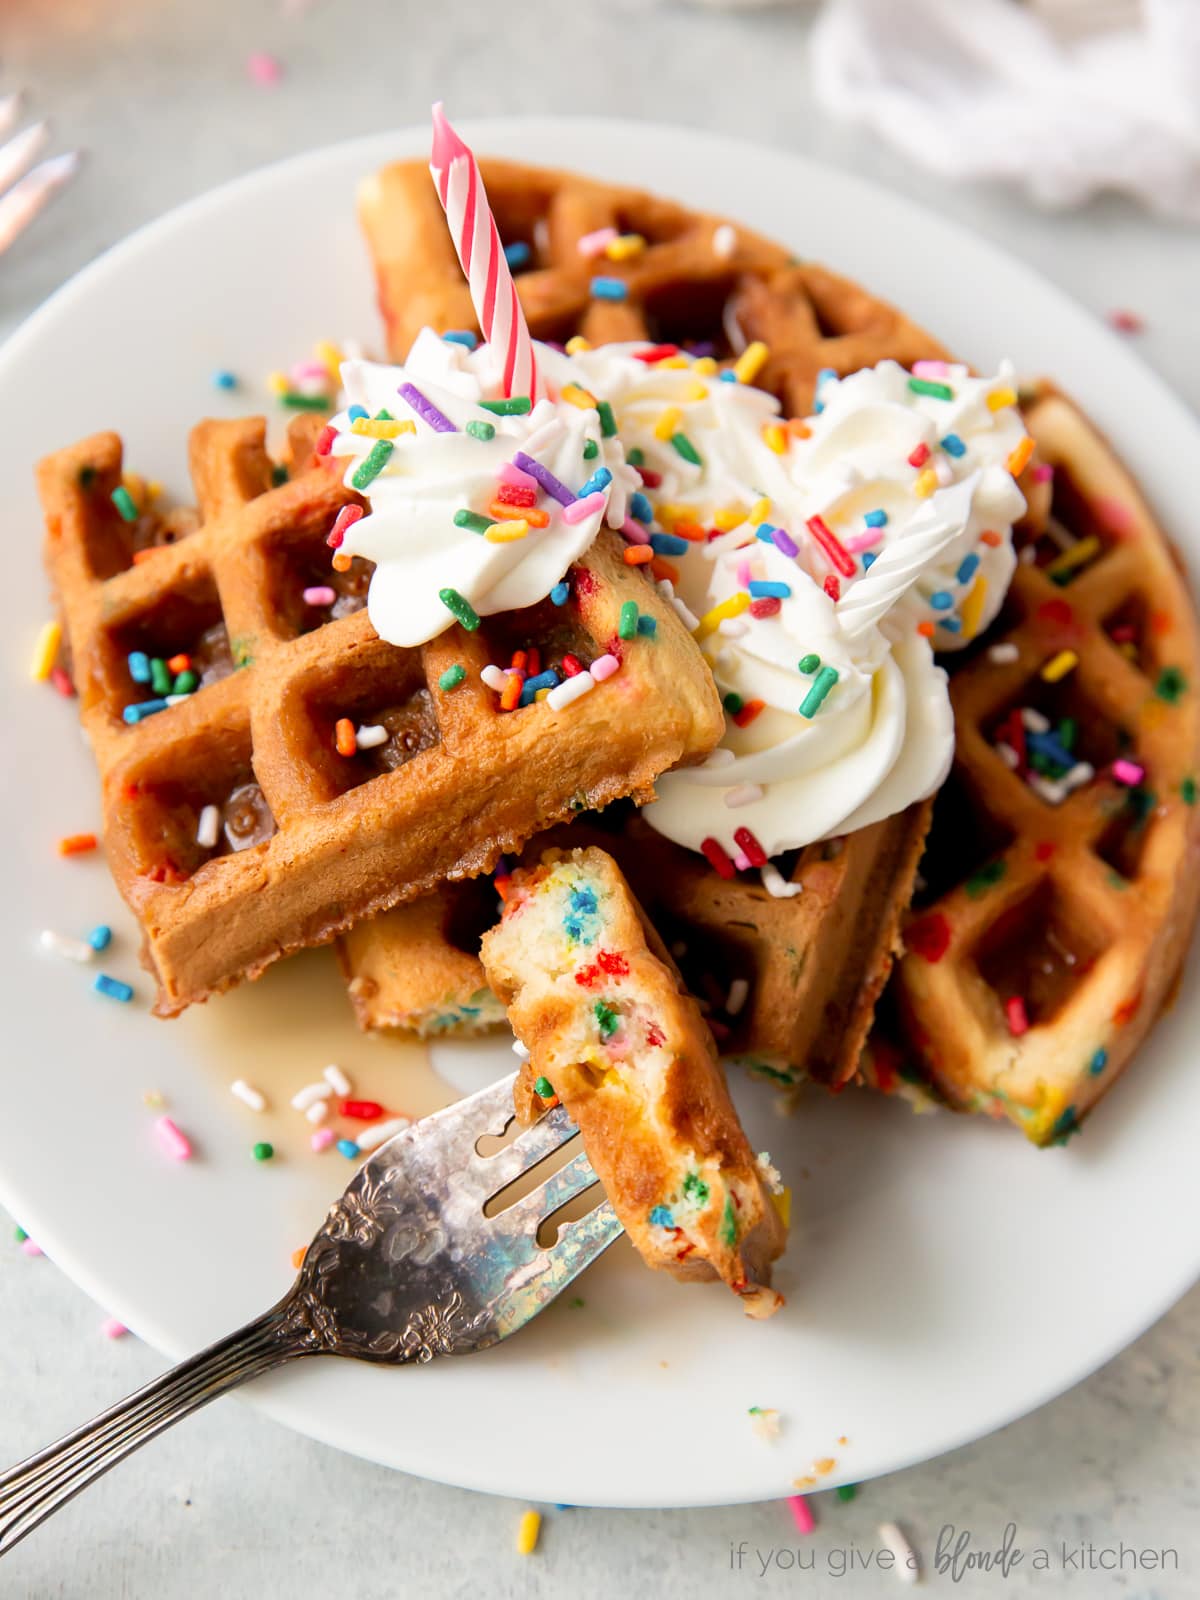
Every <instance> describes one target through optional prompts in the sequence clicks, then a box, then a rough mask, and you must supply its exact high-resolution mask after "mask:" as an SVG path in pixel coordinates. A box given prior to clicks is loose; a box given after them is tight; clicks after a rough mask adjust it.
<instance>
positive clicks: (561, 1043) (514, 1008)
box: [483, 847, 786, 1317]
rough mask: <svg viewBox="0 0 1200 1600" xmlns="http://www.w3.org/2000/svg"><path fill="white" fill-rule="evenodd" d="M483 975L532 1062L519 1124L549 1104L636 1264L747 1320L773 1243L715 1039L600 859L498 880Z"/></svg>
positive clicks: (765, 1296)
mask: <svg viewBox="0 0 1200 1600" xmlns="http://www.w3.org/2000/svg"><path fill="white" fill-rule="evenodd" d="M483 961H484V966H485V970H486V971H487V973H488V976H489V978H490V980H491V982H492V984H493V986H494V988H495V990H496V992H497V993H498V994H499V995H500V996H501V997H502V999H503V1000H504V1002H505V1004H506V1006H507V1007H508V1015H509V1019H510V1021H511V1022H512V1025H513V1029H514V1032H515V1033H516V1034H517V1037H518V1038H519V1039H520V1040H521V1041H523V1043H524V1045H525V1046H526V1048H527V1049H528V1052H529V1055H528V1059H527V1060H526V1062H525V1065H524V1067H523V1068H522V1070H521V1073H520V1075H519V1077H518V1080H517V1087H516V1092H515V1102H516V1107H517V1114H518V1116H519V1117H521V1119H522V1120H523V1121H528V1122H532V1121H534V1120H535V1119H536V1118H537V1117H538V1116H540V1115H541V1113H542V1112H543V1111H544V1110H545V1109H546V1106H547V1105H554V1104H557V1103H558V1102H559V1101H561V1103H562V1104H563V1105H565V1106H566V1108H567V1110H568V1111H569V1112H570V1114H571V1116H572V1118H573V1120H574V1121H575V1122H576V1123H577V1124H578V1126H579V1129H580V1133H581V1135H582V1138H583V1144H584V1149H585V1150H586V1152H587V1155H588V1158H589V1160H590V1161H591V1164H592V1167H593V1169H594V1171H595V1173H596V1176H597V1177H598V1178H599V1179H600V1181H601V1182H602V1183H603V1185H604V1188H605V1192H606V1193H607V1195H608V1198H609V1200H610V1201H611V1202H612V1206H613V1209H614V1210H615V1211H616V1213H617V1216H618V1217H619V1218H620V1220H621V1222H622V1224H623V1225H624V1227H625V1230H626V1232H627V1233H628V1234H629V1237H630V1239H631V1240H632V1242H633V1244H634V1245H635V1246H636V1248H637V1249H638V1251H639V1252H640V1253H641V1255H642V1257H643V1259H644V1260H645V1261H646V1263H647V1265H649V1266H651V1267H655V1268H658V1269H660V1270H665V1271H667V1272H670V1273H672V1274H674V1276H676V1277H678V1278H684V1279H687V1278H699V1279H704V1278H711V1277H714V1276H715V1277H720V1278H723V1279H724V1280H725V1282H726V1283H728V1284H729V1286H730V1288H732V1289H733V1290H734V1291H735V1292H736V1293H737V1294H739V1295H740V1296H741V1297H742V1301H743V1305H744V1307H745V1310H746V1312H747V1314H748V1315H750V1316H755V1317H763V1316H769V1315H770V1314H771V1313H772V1312H773V1311H775V1310H777V1309H778V1307H779V1306H780V1305H781V1304H782V1297H781V1296H780V1295H779V1294H777V1293H775V1292H774V1291H773V1290H771V1289H770V1288H768V1287H767V1285H768V1284H769V1282H770V1264H771V1262H772V1261H773V1260H774V1259H775V1257H777V1256H778V1255H779V1254H780V1252H781V1251H782V1249H783V1245H784V1240H785V1237H786V1229H785V1226H784V1223H783V1220H782V1216H781V1214H780V1212H779V1210H778V1209H777V1208H776V1206H775V1204H774V1202H773V1200H772V1197H771V1194H770V1192H769V1189H768V1181H767V1180H768V1175H769V1177H770V1179H771V1180H772V1181H773V1182H774V1183H776V1184H778V1175H777V1174H775V1173H774V1172H773V1170H771V1169H770V1167H769V1162H767V1161H766V1160H765V1158H764V1160H763V1161H762V1162H760V1161H758V1160H756V1159H755V1156H754V1153H753V1151H752V1150H751V1147H750V1144H749V1141H748V1140H747V1138H746V1135H745V1133H744V1132H743V1131H742V1128H741V1125H740V1123H739V1122H738V1119H737V1114H736V1112H735V1111H734V1108H733V1104H732V1102H731V1101H730V1098H729V1091H728V1088H727V1087H726V1084H725V1079H724V1075H723V1073H722V1071H721V1066H720V1063H719V1062H718V1060H717V1053H716V1048H715V1046H714V1043H713V1039H712V1035H711V1033H710V1032H709V1031H708V1029H707V1028H706V1027H705V1025H704V1022H703V1020H702V1018H701V1016H700V1012H699V1009H698V1007H697V1005H696V1002H695V1000H694V999H693V998H692V997H691V996H690V995H688V994H687V993H686V992H685V991H684V989H683V986H682V983H681V981H680V978H679V974H678V972H677V971H676V970H675V968H674V966H673V965H672V962H671V958H670V956H669V955H668V954H667V952H666V950H665V948H664V947H663V944H662V941H661V939H660V938H659V936H658V934H657V933H656V932H655V930H654V928H653V926H652V925H651V924H650V922H649V921H648V920H647V919H646V917H645V915H644V913H643V912H642V910H641V908H640V907H639V905H638V903H637V901H636V900H635V899H634V897H633V895H632V894H631V892H630V889H629V885H628V884H627V883H626V881H625V879H624V878H623V876H622V874H621V872H620V869H619V868H618V867H617V864H616V862H615V861H614V860H613V858H612V857H611V856H610V855H608V854H606V853H605V852H604V851H603V850H600V849H597V848H595V847H591V848H588V849H583V850H578V849H576V850H547V851H545V852H544V853H543V854H542V857H541V860H540V861H539V862H538V863H537V864H535V865H533V866H530V867H527V868H519V869H518V870H517V871H516V872H514V873H513V874H512V876H511V878H510V879H509V881H508V884H507V887H506V891H505V905H504V916H503V918H502V920H501V921H500V923H499V924H498V925H497V926H496V927H494V928H492V929H491V930H490V931H489V932H488V933H487V934H485V935H484V939H483Z"/></svg>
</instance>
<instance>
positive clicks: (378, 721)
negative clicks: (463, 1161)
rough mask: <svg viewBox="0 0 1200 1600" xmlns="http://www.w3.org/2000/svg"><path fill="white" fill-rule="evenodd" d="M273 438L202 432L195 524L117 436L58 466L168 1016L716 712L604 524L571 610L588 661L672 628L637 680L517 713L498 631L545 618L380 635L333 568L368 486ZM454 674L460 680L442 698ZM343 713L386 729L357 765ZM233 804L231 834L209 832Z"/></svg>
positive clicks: (88, 722)
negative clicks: (147, 495) (493, 679)
mask: <svg viewBox="0 0 1200 1600" xmlns="http://www.w3.org/2000/svg"><path fill="white" fill-rule="evenodd" d="M264 438H265V425H264V423H263V421H262V419H261V418H251V419H247V420H243V421H235V422H214V421H209V422H202V423H200V424H199V425H198V426H197V427H196V428H195V429H194V430H193V433H192V436H191V449H190V457H191V472H192V477H193V481H194V485H195V492H196V502H197V510H196V513H195V515H181V516H178V517H174V518H160V517H156V516H154V515H153V514H152V513H147V514H138V508H137V507H136V506H135V505H133V504H132V503H131V501H130V500H129V499H128V498H127V497H126V496H125V495H124V494H123V492H122V484H121V470H122V446H121V441H120V439H119V438H118V437H117V436H116V435H115V434H112V433H106V434H97V435H95V436H94V437H92V438H90V439H86V440H83V441H81V442H80V443H79V444H76V445H74V446H72V447H69V448H68V449H65V450H61V451H58V452H56V453H55V454H54V455H52V456H50V457H48V458H46V459H45V460H44V461H43V462H41V463H40V464H39V467H38V483H39V489H40V492H41V497H42V501H43V506H44V509H45V513H46V523H47V559H48V564H49V568H50V573H51V579H52V583H53V586H54V589H55V592H56V596H57V600H58V605H59V608H60V611H61V615H62V619H63V623H64V632H65V637H66V641H67V647H68V650H69V654H70V659H71V662H72V668H73V673H74V677H75V680H76V687H77V689H78V691H79V704H80V714H81V717H82V719H83V722H84V726H85V728H86V731H87V733H88V736H89V738H90V741H91V744H92V748H93V751H94V754H95V756H96V760H97V763H98V766H99V768H100V772H101V778H102V801H103V813H104V833H105V845H106V850H107V854H108V859H109V864H110V866H111V869H112V871H113V875H114V877H115V879H116V881H117V884H118V887H119V888H120V889H121V891H122V893H123V895H124V896H125V899H126V900H127V902H128V903H129V905H130V907H131V909H132V910H133V911H134V913H135V915H136V916H137V918H138V920H139V922H140V924H141V927H142V931H143V936H144V945H143V958H144V960H145V962H146V964H147V966H148V967H149V969H150V970H151V972H152V973H153V974H154V976H155V978H156V980H157V984H158V999H157V1004H156V1009H157V1011H158V1012H159V1013H160V1014H162V1015H171V1014H174V1013H176V1012H178V1011H180V1010H182V1009H183V1008H184V1007H185V1006H187V1005H188V1004H190V1003H192V1002H194V1001H198V1000H203V999H205V998H207V997H208V996H209V995H211V994H213V993H216V992H219V991H220V990H223V989H226V988H228V987H230V986H231V985H232V984H234V983H236V982H238V981H240V980H241V979H243V978H245V977H253V976H256V975H258V974H259V973H260V972H261V971H262V970H263V969H264V968H265V967H266V966H267V965H268V964H270V963H271V962H272V961H274V960H276V959H278V958H279V957H281V956H283V955H286V954H288V953H289V952H290V951H293V950H296V949H299V948H301V947H304V946H308V945H312V944H317V943H321V942H324V941H326V940H329V939H331V938H333V937H334V936H335V935H336V934H337V933H338V932H340V931H342V930H344V929H346V928H347V927H349V926H350V925H351V924H353V923H354V922H356V921H358V920H360V919H361V918H363V917H365V916H368V915H370V914H371V913H372V912H374V911H378V910H384V909H386V908H387V907H388V906H390V905H394V904H396V903H398V902H399V901H401V900H403V899H406V898H409V897H413V896H416V895H419V894H421V893H427V892H429V891H430V890H432V889H433V888H434V886H435V885H436V884H437V883H438V882H439V881H441V880H442V879H444V878H447V877H457V876H469V875H472V874H475V873H479V872H483V871H486V870H489V869H490V868H491V867H492V866H493V865H494V863H495V861H496V859H497V858H498V857H499V855H500V854H501V852H502V851H505V850H513V849H516V848H519V846H520V845H521V844H523V843H524V841H525V840H526V839H527V838H528V837H529V836H530V835H531V834H532V833H534V832H536V831H537V830H538V829H539V828H542V827H545V826H547V825H548V824H550V823H552V822H554V821H558V820H560V819H562V818H564V817H566V816H569V815H570V814H571V813H572V811H573V810H576V809H579V808H580V807H582V806H584V805H593V804H604V803H606V802H607V801H608V800H611V799H614V798H617V797H618V796H621V795H625V794H631V793H632V794H637V795H641V796H648V795H649V793H650V792H651V786H652V784H653V780H654V778H655V776H656V775H657V774H658V773H659V772H660V771H662V770H663V769H665V768H666V767H668V766H671V765H673V764H675V763H677V762H678V761H680V760H688V759H698V758H699V757H701V756H703V755H704V754H705V753H706V752H707V751H708V750H709V749H710V748H711V747H712V745H713V743H714V742H715V740H716V739H717V737H718V736H719V732H720V727H721V713H720V705H719V701H718V699H717V695H716V691H715V688H714V687H713V684H712V680H711V678H710V676H709V674H708V671H707V669H706V668H705V667H704V665H703V662H702V659H701V657H700V654H699V651H698V649H697V647H696V645H695V644H694V642H693V641H692V640H691V638H690V637H689V636H688V634H687V632H686V630H684V628H683V627H682V624H681V623H680V621H679V619H678V617H677V616H676V615H675V612H674V611H673V610H672V609H671V607H670V606H669V605H668V604H667V603H666V602H665V601H664V600H663V599H662V598H661V597H660V596H659V595H658V594H657V593H656V592H655V591H654V589H653V588H652V586H650V585H649V584H648V583H647V582H646V581H645V579H644V578H643V577H642V576H641V575H640V574H638V573H635V572H634V571H633V570H632V569H631V568H630V567H628V566H627V565H626V564H625V563H624V562H623V561H622V559H621V554H620V548H619V545H618V542H617V541H616V538H615V536H614V535H611V534H609V533H607V532H605V533H603V534H602V535H601V537H600V538H599V539H598V540H597V541H596V543H595V545H594V546H593V547H592V549H591V550H590V551H589V552H588V554H587V556H586V557H585V558H584V559H583V560H582V561H580V562H579V563H578V564H577V565H576V566H575V567H573V568H572V569H571V573H570V574H569V579H570V586H571V598H570V600H569V602H568V605H567V606H566V607H564V608H561V610H562V611H569V613H570V626H571V629H572V630H573V631H572V639H573V642H574V643H575V645H576V649H577V652H578V653H580V654H581V657H582V658H583V659H584V660H585V661H587V660H592V659H594V658H596V657H598V656H599V655H601V654H603V653H605V652H612V651H613V646H614V641H616V640H617V632H618V619H619V615H620V609H621V605H622V603H623V602H624V601H626V600H628V599H635V600H636V603H637V605H638V609H639V612H644V613H646V614H647V615H649V616H651V617H653V618H654V619H655V620H656V623H657V631H656V635H655V636H654V638H653V639H649V638H644V637H642V636H639V637H637V638H635V639H632V640H628V641H624V640H622V641H619V642H617V643H616V651H615V653H618V654H619V655H620V657H621V667H620V670H619V671H618V672H616V673H615V675H614V676H612V677H611V678H609V679H608V681H607V682H606V683H605V684H602V685H600V686H599V687H598V689H597V691H596V692H595V693H594V694H592V695H590V696H588V697H587V698H586V699H585V700H584V701H582V702H579V703H577V704H575V705H573V706H571V707H570V708H569V710H567V711H564V712H563V713H561V714H559V713H556V712H555V711H554V710H553V709H552V708H551V707H549V706H548V705H546V704H545V703H537V704H531V705H529V706H528V707H526V708H524V709H521V710H519V711H516V712H514V713H508V714H504V715H500V714H499V712H498V711H497V709H496V706H495V703H494V699H493V696H492V695H491V693H490V691H489V690H488V689H487V688H486V687H485V685H484V684H483V683H482V681H481V679H480V671H481V670H482V668H483V667H484V666H486V665H487V664H488V662H489V660H490V658H491V653H492V650H493V642H492V641H493V633H495V634H496V636H497V637H499V638H501V639H505V638H507V636H508V634H507V630H508V629H509V628H510V627H511V626H514V625H515V626H518V627H519V628H521V629H524V630H526V631H527V630H528V628H529V627H530V626H531V625H533V626H536V625H538V619H537V618H532V619H531V618H527V617H524V616H523V614H514V615H520V616H522V620H521V621H520V622H519V623H517V624H513V623H512V621H511V619H510V618H507V617H496V618H485V619H483V621H482V623H481V625H480V627H479V628H478V629H477V630H474V631H467V630H466V629H463V628H462V627H460V626H459V625H458V624H457V623H456V624H454V625H452V626H451V627H450V628H449V629H447V631H445V632H444V633H442V634H440V635H439V636H438V637H436V638H435V639H433V640H432V641H430V642H429V643H428V644H426V645H424V646H422V647H420V648H418V649H399V648H396V647H394V646H392V645H389V644H387V643H385V642H384V641H382V640H380V639H379V637H378V636H377V635H376V633H375V631H374V629H373V628H372V626H371V623H370V619H369V617H368V615H367V612H366V611H365V609H362V606H361V600H362V589H363V579H364V576H365V573H364V572H363V570H362V565H361V564H360V565H359V566H358V567H357V568H355V569H351V571H350V572H349V573H346V574H339V573H337V572H333V571H331V569H330V565H329V554H330V552H329V549H328V546H327V544H326V537H327V534H328V532H329V529H330V526H331V524H332V522H333V520H334V518H335V516H336V515H337V513H338V511H339V509H340V508H341V507H343V506H344V505H346V504H348V503H350V502H351V501H356V500H357V499H358V497H357V496H356V495H355V494H354V493H353V491H351V490H348V489H346V488H345V487H343V484H342V482H341V480H340V478H339V475H338V473H337V471H336V470H334V469H333V468H331V465H330V463H329V461H328V459H323V460H318V459H316V458H314V457H313V456H311V455H310V454H306V453H305V450H304V444H305V435H304V430H302V429H301V430H297V431H296V434H295V436H294V443H295V450H296V452H298V458H297V460H296V461H295V462H294V463H293V466H294V468H295V470H294V472H293V473H292V475H291V476H290V478H289V481H287V482H284V483H280V484H274V483H273V478H274V476H275V474H274V468H273V463H272V461H271V459H270V457H269V456H268V454H267V451H266V448H265V443H264ZM114 494H115V495H116V500H115V501H114ZM314 583H320V584H322V585H328V586H329V587H331V588H333V589H334V591H335V600H334V604H333V605H332V606H331V607H328V608H319V609H314V608H313V607H312V606H311V605H309V604H307V603H306V601H305V599H304V591H305V589H306V587H307V586H309V585H312V584H314ZM537 609H538V608H531V611H534V612H535V611H537ZM562 626H563V623H562V619H561V616H559V617H556V619H555V627H556V628H559V629H561V628H562ZM183 658H187V663H188V665H187V667H186V669H185V671H186V672H188V673H190V674H191V676H192V677H193V678H194V679H195V682H194V683H191V682H190V680H189V679H187V678H185V680H184V684H182V685H181V684H179V683H178V681H177V676H178V675H176V676H175V677H173V678H172V680H171V682H170V684H169V685H168V684H166V683H165V682H164V683H160V685H159V687H160V688H163V689H168V688H169V690H170V691H171V692H170V693H162V694H160V693H157V692H156V690H155V685H154V684H153V683H151V685H150V686H149V687H147V686H146V684H145V683H144V682H142V681H140V680H141V678H142V677H143V664H147V665H148V664H150V663H152V662H157V663H158V664H159V666H160V667H162V666H167V667H168V668H169V665H170V664H171V663H178V661H181V660H182V659H183ZM456 665H460V666H463V667H465V668H466V676H465V679H462V680H460V681H459V682H457V683H456V684H455V686H454V687H453V688H447V687H444V686H443V678H444V675H445V674H446V673H447V671H448V669H449V668H451V667H453V666H456ZM193 669H196V670H193ZM156 670H157V669H156ZM456 677H457V674H452V675H451V677H450V678H447V679H445V682H447V683H450V682H453V680H454V678H456ZM175 690H179V695H177V694H176V693H175V692H174V691H175ZM340 723H341V724H348V725H351V726H352V727H356V728H361V727H364V726H369V727H371V728H380V727H382V728H383V729H384V730H385V735H386V737H385V739H384V740H383V742H381V743H379V744H375V745H371V746H369V747H360V746H359V744H358V743H357V742H356V745H355V748H354V749H348V750H346V752H345V753H340V752H339V748H338V743H339V737H340V735H339V730H338V725H339V724H340ZM212 807H216V808H218V812H219V820H220V824H221V825H220V826H219V827H218V829H217V832H216V837H215V838H214V839H212V840H211V841H210V842H204V841H205V839H206V837H207V836H206V834H205V831H204V827H203V825H202V824H203V823H204V820H205V818H206V816H207V815H209V814H211V808H212Z"/></svg>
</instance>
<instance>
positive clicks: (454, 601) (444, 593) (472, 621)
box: [438, 589, 479, 633]
mask: <svg viewBox="0 0 1200 1600" xmlns="http://www.w3.org/2000/svg"><path fill="white" fill-rule="evenodd" d="M438 599H439V600H440V601H441V602H442V604H443V605H444V606H445V608H446V610H447V611H448V612H449V613H450V614H451V616H452V617H453V618H454V619H455V621H456V622H458V623H459V624H460V625H461V626H462V627H464V628H465V629H466V630H467V632H468V633H474V632H475V630H476V628H478V626H479V613H478V612H477V611H476V610H475V607H474V606H473V605H472V604H471V602H470V601H469V600H468V599H467V598H466V596H465V595H461V594H459V592H458V590H457V589H439V590H438Z"/></svg>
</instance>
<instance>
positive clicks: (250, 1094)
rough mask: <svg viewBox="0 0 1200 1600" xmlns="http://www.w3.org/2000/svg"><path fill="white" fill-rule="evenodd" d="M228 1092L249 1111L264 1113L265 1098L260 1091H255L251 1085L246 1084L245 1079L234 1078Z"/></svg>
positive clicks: (265, 1106) (265, 1107)
mask: <svg viewBox="0 0 1200 1600" xmlns="http://www.w3.org/2000/svg"><path fill="white" fill-rule="evenodd" d="M229 1092H230V1094H231V1095H232V1096H233V1098H234V1099H235V1100H240V1101H241V1102H242V1104H243V1105H244V1106H247V1107H248V1108H249V1109H250V1110H251V1111H265V1110H266V1109H267V1097H266V1095H265V1094H263V1092H262V1090H261V1089H256V1088H255V1087H254V1085H253V1084H252V1083H247V1082H246V1080H245V1078H235V1079H234V1080H233V1082H232V1083H231V1084H230V1085H229Z"/></svg>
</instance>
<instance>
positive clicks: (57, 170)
mask: <svg viewBox="0 0 1200 1600" xmlns="http://www.w3.org/2000/svg"><path fill="white" fill-rule="evenodd" d="M78 170H79V152H78V150H72V151H70V152H69V154H67V155H65V156H51V157H50V159H49V161H43V162H42V163H41V165H40V166H37V167H34V169H33V171H32V172H27V173H26V174H25V176H24V177H23V178H19V179H18V180H17V182H16V183H15V184H14V185H13V186H12V188H11V189H10V190H9V191H8V193H7V194H6V195H4V196H3V197H2V198H0V255H3V254H4V252H5V251H6V250H7V249H8V247H9V245H11V244H12V243H13V241H14V240H15V239H17V238H19V237H20V235H21V234H22V233H24V232H25V229H26V228H27V227H28V226H29V224H30V223H31V222H32V221H33V219H34V218H35V217H36V216H37V214H38V212H39V211H40V210H41V209H42V207H43V206H44V205H45V204H46V202H47V200H49V199H50V197H51V196H52V195H53V194H54V193H55V191H56V190H58V189H61V188H62V186H63V184H64V183H67V182H68V181H69V180H70V179H71V178H73V177H74V176H75V173H76V172H77V171H78Z"/></svg>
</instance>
